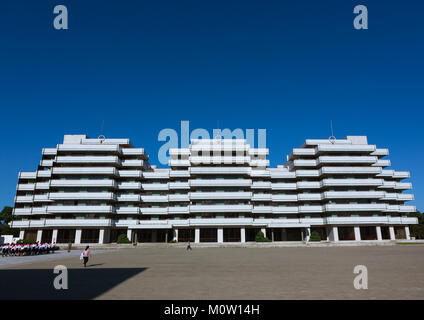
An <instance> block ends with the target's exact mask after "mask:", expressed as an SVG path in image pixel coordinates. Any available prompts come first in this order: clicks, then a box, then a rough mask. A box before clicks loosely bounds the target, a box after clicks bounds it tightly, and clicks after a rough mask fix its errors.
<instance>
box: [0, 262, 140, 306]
mask: <svg viewBox="0 0 424 320" xmlns="http://www.w3.org/2000/svg"><path fill="white" fill-rule="evenodd" d="M146 269H147V268H107V269H106V268H95V269H89V268H86V269H68V289H66V290H65V289H61V290H56V289H55V288H54V285H53V283H54V279H55V278H56V277H57V276H61V274H58V273H56V274H55V273H53V269H26V270H0V279H1V280H0V281H1V290H0V300H23V299H35V300H45V299H49V300H50V299H59V300H67V299H82V300H89V299H94V298H96V297H97V296H99V295H101V294H103V293H105V292H106V291H108V290H110V289H112V288H113V287H115V286H117V285H118V284H120V283H122V282H123V281H125V280H127V279H129V278H131V277H134V276H136V275H137V274H139V273H141V272H143V271H145V270H146ZM61 283H62V282H61Z"/></svg>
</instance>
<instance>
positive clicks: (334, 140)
mask: <svg viewBox="0 0 424 320" xmlns="http://www.w3.org/2000/svg"><path fill="white" fill-rule="evenodd" d="M330 129H331V136H330V138H328V140H330V142H331V143H334V142H336V137H335V136H334V131H333V120H330Z"/></svg>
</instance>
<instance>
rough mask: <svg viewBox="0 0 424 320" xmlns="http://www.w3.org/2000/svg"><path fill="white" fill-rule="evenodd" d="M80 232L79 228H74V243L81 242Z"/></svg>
mask: <svg viewBox="0 0 424 320" xmlns="http://www.w3.org/2000/svg"><path fill="white" fill-rule="evenodd" d="M81 233H82V230H81V229H77V230H75V244H80V243H81Z"/></svg>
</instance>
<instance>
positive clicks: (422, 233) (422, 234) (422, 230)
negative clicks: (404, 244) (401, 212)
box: [408, 211, 424, 239]
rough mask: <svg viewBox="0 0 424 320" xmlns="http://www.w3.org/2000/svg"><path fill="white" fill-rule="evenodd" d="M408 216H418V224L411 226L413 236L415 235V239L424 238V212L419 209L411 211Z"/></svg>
mask: <svg viewBox="0 0 424 320" xmlns="http://www.w3.org/2000/svg"><path fill="white" fill-rule="evenodd" d="M408 216H409V217H415V218H418V224H413V225H411V226H410V227H409V232H410V234H411V237H415V239H424V214H422V213H421V212H420V211H417V212H414V213H410V214H409V215H408Z"/></svg>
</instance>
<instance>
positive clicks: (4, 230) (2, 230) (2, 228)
mask: <svg viewBox="0 0 424 320" xmlns="http://www.w3.org/2000/svg"><path fill="white" fill-rule="evenodd" d="M0 234H12V235H13V236H14V237H18V236H19V229H12V228H11V227H10V226H9V225H8V224H4V225H0Z"/></svg>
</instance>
